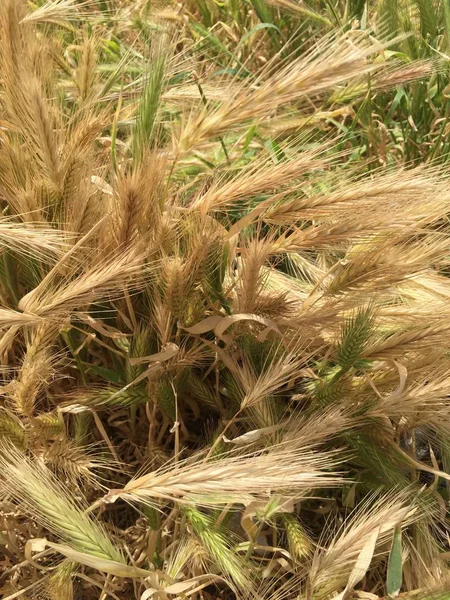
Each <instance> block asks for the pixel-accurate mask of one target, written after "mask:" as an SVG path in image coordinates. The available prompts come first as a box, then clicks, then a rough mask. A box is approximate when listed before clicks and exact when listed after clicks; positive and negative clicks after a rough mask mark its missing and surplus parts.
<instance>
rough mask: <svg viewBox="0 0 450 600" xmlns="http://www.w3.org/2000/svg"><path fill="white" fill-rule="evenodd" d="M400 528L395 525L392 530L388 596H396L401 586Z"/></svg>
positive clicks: (387, 581) (387, 584) (387, 582)
mask: <svg viewBox="0 0 450 600" xmlns="http://www.w3.org/2000/svg"><path fill="white" fill-rule="evenodd" d="M402 580H403V567H402V528H401V525H397V527H396V528H395V531H394V539H393V540H392V546H391V551H390V553H389V562H388V570H387V580H386V591H387V593H388V596H389V597H390V598H396V597H397V596H398V595H399V593H400V589H401V587H402Z"/></svg>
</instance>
